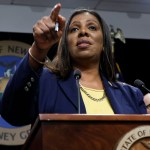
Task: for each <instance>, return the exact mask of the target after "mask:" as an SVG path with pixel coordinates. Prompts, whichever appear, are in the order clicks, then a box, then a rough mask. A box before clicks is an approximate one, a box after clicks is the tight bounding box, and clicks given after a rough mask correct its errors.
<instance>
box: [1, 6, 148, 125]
mask: <svg viewBox="0 0 150 150" xmlns="http://www.w3.org/2000/svg"><path fill="white" fill-rule="evenodd" d="M60 8H61V4H56V5H55V7H54V8H53V10H52V11H51V14H50V16H46V17H43V18H42V19H41V20H39V21H38V22H37V23H36V24H35V25H34V27H33V35H34V40H35V42H34V43H33V45H32V46H31V48H30V49H29V53H27V55H26V56H25V57H24V59H23V60H22V61H21V63H20V65H19V67H18V69H17V70H16V72H15V74H14V76H13V78H12V79H11V80H10V81H9V83H8V85H7V87H6V89H5V92H4V94H3V98H2V116H3V117H4V118H5V119H6V120H7V121H8V122H10V123H11V124H14V125H24V124H29V123H33V122H34V120H35V118H36V117H37V115H38V113H68V114H72V113H77V112H78V92H77V87H76V80H75V78H74V76H73V72H74V70H76V69H78V70H80V72H81V78H80V79H79V84H80V92H81V94H80V99H81V101H80V107H81V108H80V111H81V113H90V114H144V113H146V108H145V105H144V102H143V95H142V93H141V92H140V90H139V89H138V88H135V87H133V86H130V85H127V84H125V83H121V82H117V81H116V79H115V73H114V62H113V56H112V49H111V48H112V46H111V39H110V35H109V29H108V27H107V25H106V24H105V22H104V20H103V19H102V18H101V17H100V16H99V15H98V14H97V13H96V12H94V11H90V10H86V9H82V10H76V11H75V12H74V13H73V14H72V15H71V17H70V19H69V20H68V22H67V24H66V25H65V18H64V17H62V16H61V15H59V11H60ZM58 41H59V46H58V51H57V55H56V57H55V58H54V60H53V62H52V63H48V62H47V60H45V58H46V55H47V53H48V51H49V49H50V48H51V47H52V45H54V44H55V43H56V42H58ZM43 65H45V66H46V67H43Z"/></svg>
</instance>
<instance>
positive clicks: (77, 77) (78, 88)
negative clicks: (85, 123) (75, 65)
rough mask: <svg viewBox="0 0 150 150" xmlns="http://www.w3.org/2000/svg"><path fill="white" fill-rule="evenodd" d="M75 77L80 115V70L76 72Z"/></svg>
mask: <svg viewBox="0 0 150 150" xmlns="http://www.w3.org/2000/svg"><path fill="white" fill-rule="evenodd" d="M73 76H74V78H75V79H76V85H77V90H78V114H80V86H79V79H80V78H81V72H80V70H78V69H76V70H74V74H73Z"/></svg>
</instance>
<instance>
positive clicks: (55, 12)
mask: <svg viewBox="0 0 150 150" xmlns="http://www.w3.org/2000/svg"><path fill="white" fill-rule="evenodd" d="M60 9H61V4H60V3H58V4H56V5H55V6H54V8H53V9H52V11H51V14H50V18H51V19H52V20H53V21H54V22H55V21H56V20H57V18H58V15H59V11H60Z"/></svg>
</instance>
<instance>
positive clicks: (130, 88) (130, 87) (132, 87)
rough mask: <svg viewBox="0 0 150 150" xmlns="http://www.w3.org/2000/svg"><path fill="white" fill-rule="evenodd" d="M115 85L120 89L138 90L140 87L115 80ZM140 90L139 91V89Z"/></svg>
mask: <svg viewBox="0 0 150 150" xmlns="http://www.w3.org/2000/svg"><path fill="white" fill-rule="evenodd" d="M116 85H117V86H118V87H120V88H121V89H125V90H128V91H133V92H139V91H140V89H139V88H137V87H135V86H133V85H131V84H129V83H126V82H121V81H117V82H116ZM140 92H141V91H140Z"/></svg>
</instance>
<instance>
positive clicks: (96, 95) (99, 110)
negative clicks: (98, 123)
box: [80, 84, 114, 114]
mask: <svg viewBox="0 0 150 150" xmlns="http://www.w3.org/2000/svg"><path fill="white" fill-rule="evenodd" d="M80 91H81V95H82V99H83V101H84V104H85V108H86V113H87V114H114V111H113V109H112V107H111V105H110V103H109V100H108V98H107V97H106V95H104V94H105V93H104V90H96V89H91V88H87V87H84V86H82V85H81V84H80ZM87 95H89V96H87ZM91 97H92V98H91ZM92 99H93V100H92ZM97 99H98V100H97Z"/></svg>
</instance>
